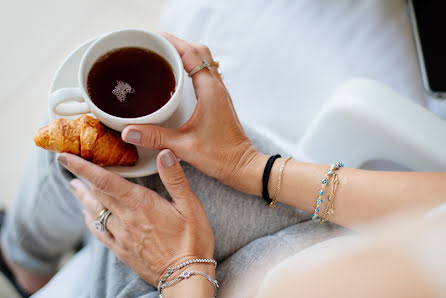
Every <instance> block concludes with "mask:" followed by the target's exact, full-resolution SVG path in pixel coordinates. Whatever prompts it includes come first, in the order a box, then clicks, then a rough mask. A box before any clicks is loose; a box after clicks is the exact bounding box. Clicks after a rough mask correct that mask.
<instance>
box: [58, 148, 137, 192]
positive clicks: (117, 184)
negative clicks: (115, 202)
mask: <svg viewBox="0 0 446 298" xmlns="http://www.w3.org/2000/svg"><path fill="white" fill-rule="evenodd" d="M57 160H58V161H59V163H61V164H62V165H63V166H64V167H65V168H66V169H67V170H68V171H70V172H71V173H73V174H75V175H76V176H79V177H82V178H84V179H85V180H87V181H88V182H90V183H91V185H92V186H93V187H95V188H97V189H98V190H100V191H102V192H105V193H107V194H109V195H111V196H113V197H115V198H119V199H124V200H126V199H127V200H128V198H129V197H132V198H133V197H135V196H131V195H130V196H129V194H131V192H132V190H133V188H134V186H135V185H134V184H133V183H131V182H129V181H127V180H125V179H124V178H122V177H119V176H118V175H115V174H113V173H111V172H109V171H107V170H106V169H104V168H102V167H100V166H97V165H95V164H93V163H91V162H89V161H86V160H85V159H83V158H80V157H79V156H76V155H73V154H69V153H61V154H60V155H59V157H58V158H57Z"/></svg>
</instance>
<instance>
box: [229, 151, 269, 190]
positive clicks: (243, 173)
mask: <svg viewBox="0 0 446 298" xmlns="http://www.w3.org/2000/svg"><path fill="white" fill-rule="evenodd" d="M268 158H269V156H268V155H265V154H263V153H260V152H257V151H255V152H253V153H252V154H251V155H250V156H249V158H248V159H247V160H246V161H245V163H244V164H243V166H242V167H241V169H240V170H239V171H238V172H237V176H236V177H235V179H234V181H235V183H234V184H235V185H231V186H232V187H234V188H236V189H237V190H239V191H242V192H244V193H248V194H251V195H255V196H261V195H262V176H263V171H264V169H265V165H266V162H267V161H268Z"/></svg>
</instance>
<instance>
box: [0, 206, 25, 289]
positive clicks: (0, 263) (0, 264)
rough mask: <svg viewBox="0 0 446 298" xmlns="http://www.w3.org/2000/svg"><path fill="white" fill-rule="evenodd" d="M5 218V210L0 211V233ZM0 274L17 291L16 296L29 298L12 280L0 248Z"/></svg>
mask: <svg viewBox="0 0 446 298" xmlns="http://www.w3.org/2000/svg"><path fill="white" fill-rule="evenodd" d="M5 217H6V212H5V210H0V232H1V231H2V227H3V222H4V220H5ZM0 274H3V276H4V277H6V279H8V281H9V282H10V283H11V285H12V286H14V288H15V290H16V291H17V293H18V294H20V296H21V297H29V295H27V294H26V293H25V292H23V291H22V289H20V288H19V286H18V284H17V282H16V281H15V279H14V275H13V274H12V272H11V270H9V268H8V266H7V265H6V263H5V260H3V256H2V253H1V248H0Z"/></svg>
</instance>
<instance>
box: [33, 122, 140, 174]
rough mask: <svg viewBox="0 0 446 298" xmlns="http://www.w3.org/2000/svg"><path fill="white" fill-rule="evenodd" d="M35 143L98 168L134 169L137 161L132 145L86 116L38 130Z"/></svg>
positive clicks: (136, 153)
mask: <svg viewBox="0 0 446 298" xmlns="http://www.w3.org/2000/svg"><path fill="white" fill-rule="evenodd" d="M34 142H35V143H36V145H37V146H39V147H42V148H43V149H46V150H50V151H54V152H68V153H72V154H76V155H78V156H80V157H82V158H84V159H86V160H88V161H91V162H93V163H95V164H98V165H100V166H133V165H135V163H136V161H137V160H138V151H137V150H136V147H135V146H134V145H131V144H128V143H125V142H124V141H123V140H122V139H121V135H120V134H119V133H118V132H116V131H114V130H112V129H110V128H108V127H106V126H104V125H103V124H102V123H100V122H99V121H98V120H97V119H95V118H92V117H90V116H87V115H83V116H82V117H80V118H79V119H76V120H68V119H57V120H54V121H53V122H51V123H50V124H48V125H46V126H44V127H42V128H40V129H39V131H38V132H37V133H36V135H35V136H34Z"/></svg>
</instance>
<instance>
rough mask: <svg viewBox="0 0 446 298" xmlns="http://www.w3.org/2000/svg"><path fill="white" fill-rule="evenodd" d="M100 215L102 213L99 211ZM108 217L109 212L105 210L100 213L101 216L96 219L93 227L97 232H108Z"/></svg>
mask: <svg viewBox="0 0 446 298" xmlns="http://www.w3.org/2000/svg"><path fill="white" fill-rule="evenodd" d="M101 213H102V211H101ZM110 215H111V211H110V210H106V211H105V212H104V213H102V215H101V216H100V217H99V218H98V220H97V221H95V222H94V226H95V228H96V230H97V231H99V232H104V231H108V230H107V220H108V218H109V217H110Z"/></svg>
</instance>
